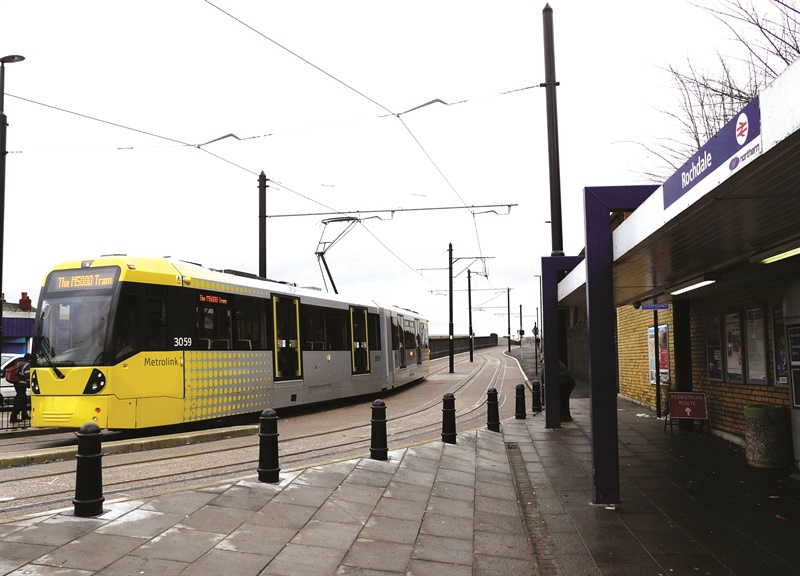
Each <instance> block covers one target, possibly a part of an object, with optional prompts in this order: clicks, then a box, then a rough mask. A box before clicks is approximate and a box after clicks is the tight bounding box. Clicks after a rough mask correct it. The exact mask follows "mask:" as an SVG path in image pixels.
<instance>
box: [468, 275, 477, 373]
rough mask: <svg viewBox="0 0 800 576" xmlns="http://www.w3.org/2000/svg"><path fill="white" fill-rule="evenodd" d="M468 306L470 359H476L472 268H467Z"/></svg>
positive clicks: (471, 360)
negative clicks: (473, 329)
mask: <svg viewBox="0 0 800 576" xmlns="http://www.w3.org/2000/svg"><path fill="white" fill-rule="evenodd" d="M467 306H469V361H470V362H473V361H474V356H475V334H473V332H472V270H469V269H467Z"/></svg>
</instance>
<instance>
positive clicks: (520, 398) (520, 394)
mask: <svg viewBox="0 0 800 576" xmlns="http://www.w3.org/2000/svg"><path fill="white" fill-rule="evenodd" d="M516 389H517V403H516V406H515V408H514V418H516V419H517V420H525V384H517V388H516Z"/></svg>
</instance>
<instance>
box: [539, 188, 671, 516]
mask: <svg viewBox="0 0 800 576" xmlns="http://www.w3.org/2000/svg"><path fill="white" fill-rule="evenodd" d="M656 188H657V186H615V187H592V188H584V194H583V198H584V210H585V214H586V305H587V308H588V313H587V320H588V330H589V387H590V401H589V402H590V408H591V430H592V436H591V438H592V500H593V502H594V503H595V504H617V503H619V501H620V492H619V445H618V442H619V436H618V433H617V349H616V339H615V336H614V335H615V327H616V322H617V316H616V305H615V300H614V271H613V265H614V245H613V239H612V235H611V226H610V225H609V214H610V213H611V212H612V211H621V210H625V211H629V210H635V209H636V208H637V207H638V206H639V205H640V204H641V203H642V202H644V200H645V199H646V198H647V197H648V196H650V194H652V193H653V191H654V190H656ZM546 368H547V362H545V369H546ZM546 384H547V382H545V385H546Z"/></svg>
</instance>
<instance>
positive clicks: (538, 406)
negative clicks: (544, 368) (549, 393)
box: [531, 379, 542, 412]
mask: <svg viewBox="0 0 800 576" xmlns="http://www.w3.org/2000/svg"><path fill="white" fill-rule="evenodd" d="M532 386H533V391H532V392H531V395H532V396H533V406H532V408H533V411H534V412H541V411H542V383H541V382H539V380H538V379H536V380H534V381H533V383H532Z"/></svg>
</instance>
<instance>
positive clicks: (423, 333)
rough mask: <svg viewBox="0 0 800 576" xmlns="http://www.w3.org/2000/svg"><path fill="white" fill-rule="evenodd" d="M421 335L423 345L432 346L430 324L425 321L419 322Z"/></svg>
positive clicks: (424, 346)
mask: <svg viewBox="0 0 800 576" xmlns="http://www.w3.org/2000/svg"><path fill="white" fill-rule="evenodd" d="M419 337H420V344H421V346H422V347H423V348H430V342H429V340H428V325H427V324H426V323H425V322H420V323H419Z"/></svg>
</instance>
